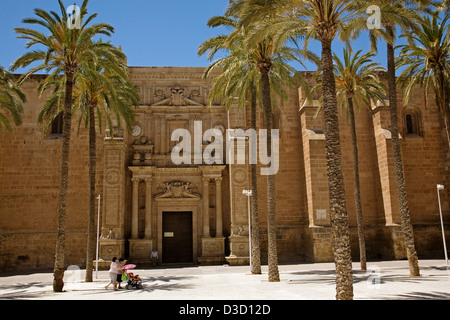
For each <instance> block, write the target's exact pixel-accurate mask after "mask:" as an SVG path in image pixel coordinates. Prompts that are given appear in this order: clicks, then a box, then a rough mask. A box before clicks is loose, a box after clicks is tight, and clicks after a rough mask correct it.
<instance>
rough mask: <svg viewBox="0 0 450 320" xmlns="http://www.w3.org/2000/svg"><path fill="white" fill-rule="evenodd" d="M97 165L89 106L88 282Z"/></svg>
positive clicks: (89, 277) (89, 278) (91, 267)
mask: <svg viewBox="0 0 450 320" xmlns="http://www.w3.org/2000/svg"><path fill="white" fill-rule="evenodd" d="M95 165H96V132H95V106H89V217H88V241H87V253H86V279H85V280H86V282H92V281H93V277H92V274H93V272H94V265H93V263H92V262H93V261H94V258H95V257H94V255H95V253H94V247H95Z"/></svg>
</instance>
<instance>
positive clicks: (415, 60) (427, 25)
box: [397, 12, 450, 146]
mask: <svg viewBox="0 0 450 320" xmlns="http://www.w3.org/2000/svg"><path fill="white" fill-rule="evenodd" d="M449 19H450V12H446V13H443V15H442V18H439V12H436V13H435V14H433V15H432V16H431V17H428V16H425V17H421V19H420V24H419V29H418V30H415V32H414V33H411V34H406V35H405V37H406V38H407V39H408V44H406V45H403V46H401V51H400V55H399V57H398V60H397V68H401V67H404V66H406V68H405V69H404V70H403V72H402V73H401V74H400V76H399V80H400V82H401V84H402V88H403V90H404V98H405V99H404V100H405V104H407V103H408V101H409V97H410V93H411V90H412V88H414V86H416V85H420V86H422V87H423V88H424V89H425V95H426V96H427V94H428V90H429V88H430V87H431V88H432V89H433V91H434V97H435V101H436V105H437V106H438V108H439V110H440V112H441V114H442V118H443V119H444V122H445V127H446V130H447V139H448V143H449V146H450V82H449V79H450V24H449V23H448V21H449Z"/></svg>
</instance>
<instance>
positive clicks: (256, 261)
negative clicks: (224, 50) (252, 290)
mask: <svg viewBox="0 0 450 320" xmlns="http://www.w3.org/2000/svg"><path fill="white" fill-rule="evenodd" d="M250 93H251V128H252V129H253V130H255V132H256V88H255V85H252V86H251V89H250ZM255 156H256V155H255ZM251 170H252V217H251V220H252V229H251V237H252V241H251V242H252V252H251V254H252V274H261V249H260V246H259V219H258V215H259V214H258V180H257V179H258V176H257V168H256V163H255V164H251Z"/></svg>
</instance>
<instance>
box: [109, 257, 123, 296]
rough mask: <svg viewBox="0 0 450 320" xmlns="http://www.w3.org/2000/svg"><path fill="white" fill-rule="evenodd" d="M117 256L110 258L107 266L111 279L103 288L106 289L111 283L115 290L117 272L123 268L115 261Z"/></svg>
mask: <svg viewBox="0 0 450 320" xmlns="http://www.w3.org/2000/svg"><path fill="white" fill-rule="evenodd" d="M116 260H117V258H116V257H114V258H112V262H111V266H110V268H109V277H110V278H111V281H110V282H109V283H108V284H107V285H106V287H105V289H106V290H108V287H109V286H110V285H111V284H112V285H113V288H114V291H116V290H117V288H116V285H117V274H118V273H119V272H120V271H122V270H123V268H122V267H121V266H119V264H118V263H116Z"/></svg>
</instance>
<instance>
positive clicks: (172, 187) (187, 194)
mask: <svg viewBox="0 0 450 320" xmlns="http://www.w3.org/2000/svg"><path fill="white" fill-rule="evenodd" d="M163 189H164V191H163V192H162V193H160V194H158V195H157V196H156V197H155V198H156V199H163V198H175V199H180V198H195V199H198V198H200V195H199V194H197V193H195V192H193V190H192V189H193V188H192V184H191V183H190V182H181V181H171V182H165V183H164V186H163Z"/></svg>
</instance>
